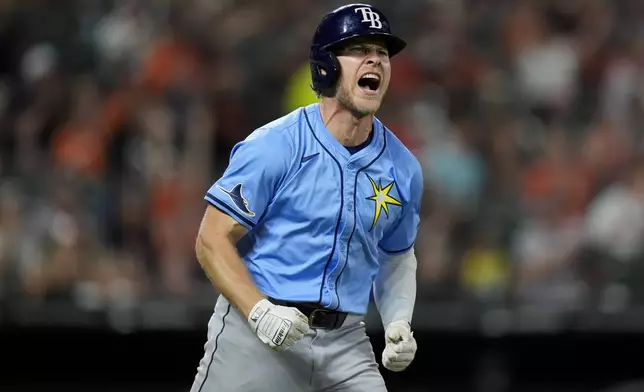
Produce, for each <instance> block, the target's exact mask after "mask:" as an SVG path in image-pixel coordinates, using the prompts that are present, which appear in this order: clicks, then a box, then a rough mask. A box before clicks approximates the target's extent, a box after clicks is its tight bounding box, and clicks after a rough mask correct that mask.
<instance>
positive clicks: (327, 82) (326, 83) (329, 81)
mask: <svg viewBox="0 0 644 392" xmlns="http://www.w3.org/2000/svg"><path fill="white" fill-rule="evenodd" d="M340 72H341V71H340V62H339V61H338V58H337V57H336V56H335V54H333V53H331V52H329V51H326V50H323V51H315V52H314V53H312V56H311V81H312V82H313V86H312V87H313V90H314V91H315V92H316V93H317V94H319V95H324V92H325V91H329V90H330V89H334V88H335V84H336V82H337V81H338V79H339V78H340Z"/></svg>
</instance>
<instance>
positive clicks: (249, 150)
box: [205, 104, 423, 314]
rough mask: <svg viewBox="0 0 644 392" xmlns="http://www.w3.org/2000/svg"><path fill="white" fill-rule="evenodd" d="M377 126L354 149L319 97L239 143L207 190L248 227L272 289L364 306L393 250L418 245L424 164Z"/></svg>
mask: <svg viewBox="0 0 644 392" xmlns="http://www.w3.org/2000/svg"><path fill="white" fill-rule="evenodd" d="M373 127H374V128H373V132H374V133H373V138H372V140H371V142H370V143H369V145H367V146H366V147H365V148H363V149H361V150H360V151H358V152H356V153H355V154H351V153H350V152H349V151H348V150H347V149H346V148H345V147H344V146H342V145H341V144H340V143H339V142H338V141H337V140H336V139H335V138H334V137H333V136H332V135H331V134H330V133H329V131H328V130H327V129H326V127H325V126H324V123H323V122H322V117H321V115H320V107H319V104H313V105H309V106H307V107H304V108H300V109H297V110H295V111H293V112H292V113H290V114H288V115H286V116H284V117H282V118H280V119H278V120H275V121H273V122H271V123H269V124H267V125H265V126H263V127H261V128H259V129H257V130H256V131H255V132H253V133H252V134H251V135H250V136H248V138H246V140H244V141H243V142H240V143H238V144H237V145H236V146H235V147H234V148H233V150H232V152H231V155H230V163H229V166H228V168H227V169H226V171H225V172H224V174H223V176H222V177H221V178H220V179H219V180H218V181H217V182H216V183H215V184H214V185H213V186H212V187H211V188H210V189H209V190H208V193H207V194H206V196H205V199H206V200H207V201H208V202H209V203H211V204H213V205H214V206H216V207H217V208H219V209H220V210H222V211H224V212H225V213H227V214H228V215H230V216H231V217H233V218H234V219H236V220H237V221H238V222H239V223H241V224H242V225H244V226H245V227H246V228H247V229H248V230H249V233H248V235H247V236H246V238H245V239H244V240H243V241H240V244H239V245H238V250H239V253H240V256H241V257H242V258H243V260H244V261H245V263H246V266H247V268H248V270H249V272H250V274H251V276H252V277H253V279H254V281H255V283H256V284H257V286H258V288H259V289H260V291H262V292H263V293H264V294H265V295H267V296H269V297H273V298H277V299H281V300H285V301H294V302H295V301H298V302H316V303H320V304H322V305H323V306H325V307H327V308H329V309H333V310H340V311H344V312H351V313H358V314H364V313H366V311H367V306H368V304H369V298H370V292H371V288H372V284H373V281H374V279H375V276H376V274H377V273H378V271H379V265H380V263H381V262H385V260H386V257H385V256H386V255H387V254H401V253H404V252H407V251H409V250H410V249H411V248H412V247H413V245H414V241H415V239H416V234H417V231H418V224H419V220H420V218H419V209H420V200H421V196H422V192H423V182H422V173H421V169H420V165H419V163H418V161H417V160H416V158H415V157H414V156H413V155H412V154H411V153H410V152H409V150H408V149H407V148H406V147H405V146H404V145H403V144H402V143H401V142H400V141H399V140H398V139H397V138H396V137H395V136H394V135H393V134H392V133H391V132H390V131H389V130H388V129H386V128H385V127H384V126H383V125H382V123H381V122H380V121H379V120H377V119H376V120H374V124H373Z"/></svg>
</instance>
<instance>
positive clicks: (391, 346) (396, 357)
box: [382, 321, 418, 372]
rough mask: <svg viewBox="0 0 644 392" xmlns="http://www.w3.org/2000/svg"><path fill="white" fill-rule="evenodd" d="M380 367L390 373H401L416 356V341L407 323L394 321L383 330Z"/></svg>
mask: <svg viewBox="0 0 644 392" xmlns="http://www.w3.org/2000/svg"><path fill="white" fill-rule="evenodd" d="M385 343H386V346H385V349H384V351H383V352H382V365H383V366H384V367H385V368H386V369H389V370H391V371H392V372H400V371H403V370H405V369H406V368H407V366H409V364H410V363H411V362H412V361H413V360H414V357H415V356H416V350H417V349H418V346H417V345H416V339H414V333H413V332H412V331H411V326H410V325H409V323H408V322H407V321H394V322H392V323H390V324H389V325H388V326H387V328H386V329H385Z"/></svg>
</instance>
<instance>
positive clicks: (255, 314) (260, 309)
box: [246, 298, 273, 329]
mask: <svg viewBox="0 0 644 392" xmlns="http://www.w3.org/2000/svg"><path fill="white" fill-rule="evenodd" d="M271 307H273V303H272V302H271V301H269V300H268V299H266V298H261V299H260V300H259V301H257V302H256V303H255V305H254V306H253V307H252V308H251V309H250V310H249V311H248V313H247V315H246V320H248V323H249V324H250V325H251V327H253V329H256V328H257V323H258V322H259V320H261V318H262V316H264V314H265V313H266V312H267V311H268V310H269V309H270V308H271Z"/></svg>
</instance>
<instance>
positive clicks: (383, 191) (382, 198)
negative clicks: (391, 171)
mask: <svg viewBox="0 0 644 392" xmlns="http://www.w3.org/2000/svg"><path fill="white" fill-rule="evenodd" d="M367 178H368V179H369V182H371V187H372V188H373V195H372V196H369V197H367V200H371V201H373V202H375V204H376V205H375V210H374V212H373V223H372V224H371V228H370V229H369V231H371V230H373V228H374V227H376V223H378V219H379V218H380V214H381V213H382V211H384V212H385V215H386V216H387V218H389V205H393V206H399V207H400V206H402V203H401V202H400V201H398V200H396V199H394V197H393V196H391V195H390V194H389V192H390V191H391V189H392V188H393V186H394V181H392V182H390V183H389V185H386V186H385V187H384V188H383V187H382V184H381V182H380V181H378V184H376V182H375V181H374V180H373V178H371V177H369V175H368V174H367Z"/></svg>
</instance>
